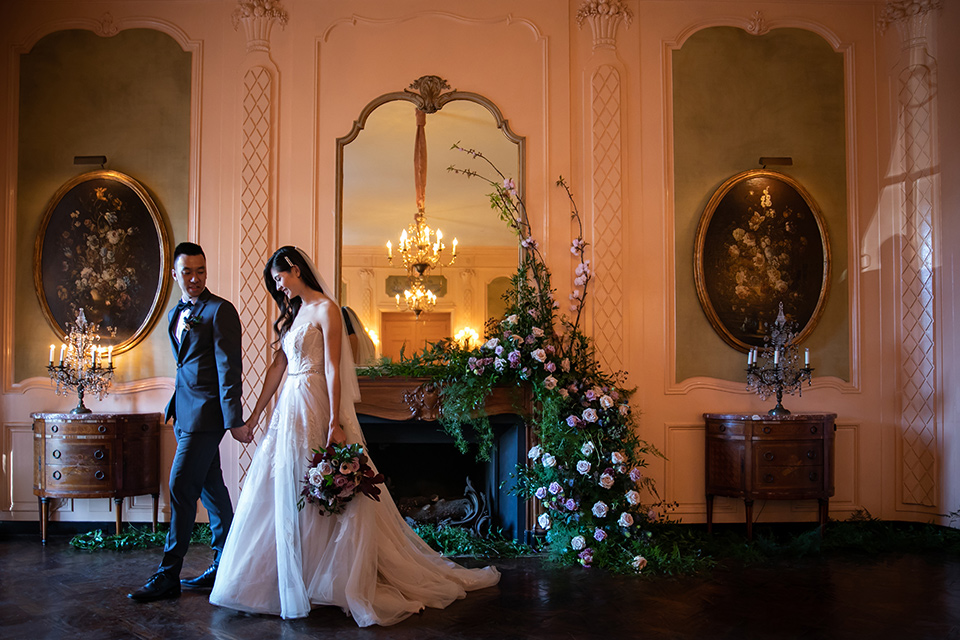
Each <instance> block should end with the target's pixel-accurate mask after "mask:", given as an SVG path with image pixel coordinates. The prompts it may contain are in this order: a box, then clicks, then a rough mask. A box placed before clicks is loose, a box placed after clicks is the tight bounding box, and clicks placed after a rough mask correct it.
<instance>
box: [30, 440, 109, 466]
mask: <svg viewBox="0 0 960 640" xmlns="http://www.w3.org/2000/svg"><path fill="white" fill-rule="evenodd" d="M114 446H115V443H114V441H113V440H96V439H94V440H87V441H76V440H70V441H68V440H64V439H63V438H48V439H47V441H46V446H45V447H44V462H45V463H46V464H48V465H87V466H109V465H111V464H112V463H113V460H114V453H113V448H114Z"/></svg>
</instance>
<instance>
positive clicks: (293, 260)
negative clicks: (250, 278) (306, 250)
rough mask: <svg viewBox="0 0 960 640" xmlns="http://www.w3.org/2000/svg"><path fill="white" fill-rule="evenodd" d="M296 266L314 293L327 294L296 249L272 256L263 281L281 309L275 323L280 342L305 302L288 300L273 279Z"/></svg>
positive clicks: (264, 270)
mask: <svg viewBox="0 0 960 640" xmlns="http://www.w3.org/2000/svg"><path fill="white" fill-rule="evenodd" d="M294 266H296V267H299V268H300V277H301V278H302V279H303V282H304V283H305V284H306V285H307V286H308V287H310V288H311V289H313V290H314V291H319V292H320V293H324V294H326V292H325V291H324V290H323V288H322V287H321V286H320V283H319V282H317V279H316V278H315V277H314V276H313V270H311V269H310V266H309V265H308V264H307V263H306V261H305V260H304V259H303V256H302V255H300V251H299V250H298V249H297V248H296V247H292V246H289V245H287V246H286V247H280V248H279V249H277V250H276V251H275V252H274V254H273V255H272V256H270V259H269V260H267V265H266V266H265V267H264V268H263V281H264V283H265V284H266V285H267V291H268V292H269V293H270V296H271V297H272V298H273V299H274V300H275V301H276V302H277V306H278V307H280V317H279V318H277V321H276V322H274V323H273V330H274V331H276V332H277V336H278V340H279V338H282V337H283V335H284V334H285V333H286V332H287V331H289V330H290V327H291V326H292V325H293V320H294V318H296V317H297V314H298V313H299V312H300V305H302V304H303V301H302V300H301V299H300V296H297V297H296V298H293V299H288V298H287V296H286V295H284V293H283V292H282V291H280V290H279V289H277V283H276V281H274V279H273V272H274V271H276V272H282V271H290V270H291V269H293V267H294Z"/></svg>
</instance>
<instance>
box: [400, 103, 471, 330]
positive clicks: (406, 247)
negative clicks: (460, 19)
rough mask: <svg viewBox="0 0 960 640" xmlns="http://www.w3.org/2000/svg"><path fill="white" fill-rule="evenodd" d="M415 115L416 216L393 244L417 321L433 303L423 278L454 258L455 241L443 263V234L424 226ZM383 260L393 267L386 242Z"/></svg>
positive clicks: (423, 148) (422, 142)
mask: <svg viewBox="0 0 960 640" xmlns="http://www.w3.org/2000/svg"><path fill="white" fill-rule="evenodd" d="M415 113H416V116H417V135H416V139H415V140H414V146H413V173H414V183H415V186H416V194H417V213H416V214H414V216H413V223H412V224H410V225H408V226H407V228H406V229H404V230H403V231H402V232H401V233H400V242H399V243H398V244H397V254H398V258H399V259H400V261H401V262H402V265H403V269H404V271H406V273H407V278H408V281H409V282H408V284H409V286H408V287H407V289H406V290H405V291H404V292H403V299H404V303H405V305H406V308H407V309H409V310H410V311H413V312H414V314H416V316H417V318H418V319H419V318H420V314H421V313H423V312H425V311H429V310H430V309H432V308H433V306H434V305H435V304H436V303H437V296H436V294H435V293H434V292H433V291H431V290H430V289H428V288H427V286H426V284H425V279H426V277H427V273H428V272H429V271H430V270H431V269H435V268H437V267H442V266H450V265H452V264H453V263H454V261H456V259H457V239H456V238H454V239H453V248H452V250H451V251H450V259H449V261H448V262H446V264H444V262H443V260H444V257H445V256H444V251H446V248H447V247H446V245H445V244H444V243H443V232H442V231H441V230H440V229H431V228H430V226H429V225H428V224H427V216H426V214H425V213H424V207H425V201H426V195H425V194H426V186H427V137H426V133H425V130H424V129H425V126H426V123H427V115H426V113H424V112H423V111H421V110H420V109H416V110H415ZM387 258H388V259H389V260H390V264H391V265H392V264H393V243H392V242H390V241H387ZM397 307H400V295H399V294H397Z"/></svg>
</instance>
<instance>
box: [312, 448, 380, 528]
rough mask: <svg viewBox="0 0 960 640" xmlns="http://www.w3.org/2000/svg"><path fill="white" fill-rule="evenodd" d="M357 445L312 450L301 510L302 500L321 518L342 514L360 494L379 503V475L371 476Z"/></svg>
mask: <svg viewBox="0 0 960 640" xmlns="http://www.w3.org/2000/svg"><path fill="white" fill-rule="evenodd" d="M368 462H369V459H368V458H367V456H366V454H364V452H363V447H362V446H361V445H359V444H347V445H339V444H333V445H331V446H329V447H327V448H326V449H324V450H322V451H321V450H319V449H314V450H313V457H312V458H311V459H310V466H309V467H307V473H306V474H305V475H304V477H303V490H302V491H301V492H300V496H301V500H300V507H301V508H303V504H304V502H303V501H304V500H306V501H307V502H311V503H314V504H316V505H317V507H318V508H319V509H320V514H321V515H331V514H336V513H342V512H343V510H344V508H346V506H347V503H348V502H350V501H351V500H352V499H353V497H354V496H355V495H357V494H358V493H362V494H364V495H365V496H367V497H368V498H373V499H374V500H376V501H377V502H379V501H380V487H378V486H377V485H378V484H383V481H384V478H383V474H382V473H374V472H373V469H371V468H370V465H369V464H368Z"/></svg>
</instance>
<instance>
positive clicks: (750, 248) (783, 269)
mask: <svg viewBox="0 0 960 640" xmlns="http://www.w3.org/2000/svg"><path fill="white" fill-rule="evenodd" d="M694 277H695V279H696V286H697V296H698V297H699V298H700V305H701V306H702V307H703V311H704V313H705V314H706V316H707V318H708V319H709V321H710V324H711V325H712V326H713V328H714V329H715V330H716V331H717V333H718V334H719V335H720V337H721V338H723V340H724V341H725V342H727V344H729V345H731V346H732V347H734V348H735V349H738V350H740V351H743V352H746V351H748V350H749V349H750V348H752V347H762V346H763V345H764V337H765V336H766V335H768V333H769V326H770V325H772V324H773V323H774V321H775V320H776V318H777V313H778V309H779V305H780V303H783V309H784V314H785V315H786V317H787V320H788V321H792V322H794V323H796V327H797V338H796V342H801V341H802V340H803V339H804V338H805V337H806V336H808V335H809V334H810V332H811V331H812V330H813V328H814V327H815V326H816V323H817V321H818V320H819V319H820V316H821V314H822V313H823V307H824V304H825V303H826V298H827V289H828V285H829V281H830V244H829V242H828V240H827V230H826V227H825V225H824V222H823V217H822V216H821V214H820V211H819V209H818V208H817V205H816V203H815V202H814V200H813V198H812V197H810V195H809V194H808V193H807V192H806V190H805V189H804V188H803V187H802V186H801V185H800V183H798V182H797V181H796V180H794V179H793V178H791V177H789V176H787V175H784V174H782V173H777V172H774V171H768V170H766V169H755V170H751V171H745V172H743V173H740V174H737V175H735V176H733V177H732V178H730V179H728V180H727V181H726V182H724V183H723V185H722V186H721V187H720V188H719V189H717V191H716V192H715V193H714V194H713V197H712V198H711V199H710V201H709V203H708V204H707V206H706V208H705V209H704V212H703V216H702V217H701V218H700V224H699V226H698V228H697V236H696V245H695V248H694Z"/></svg>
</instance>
